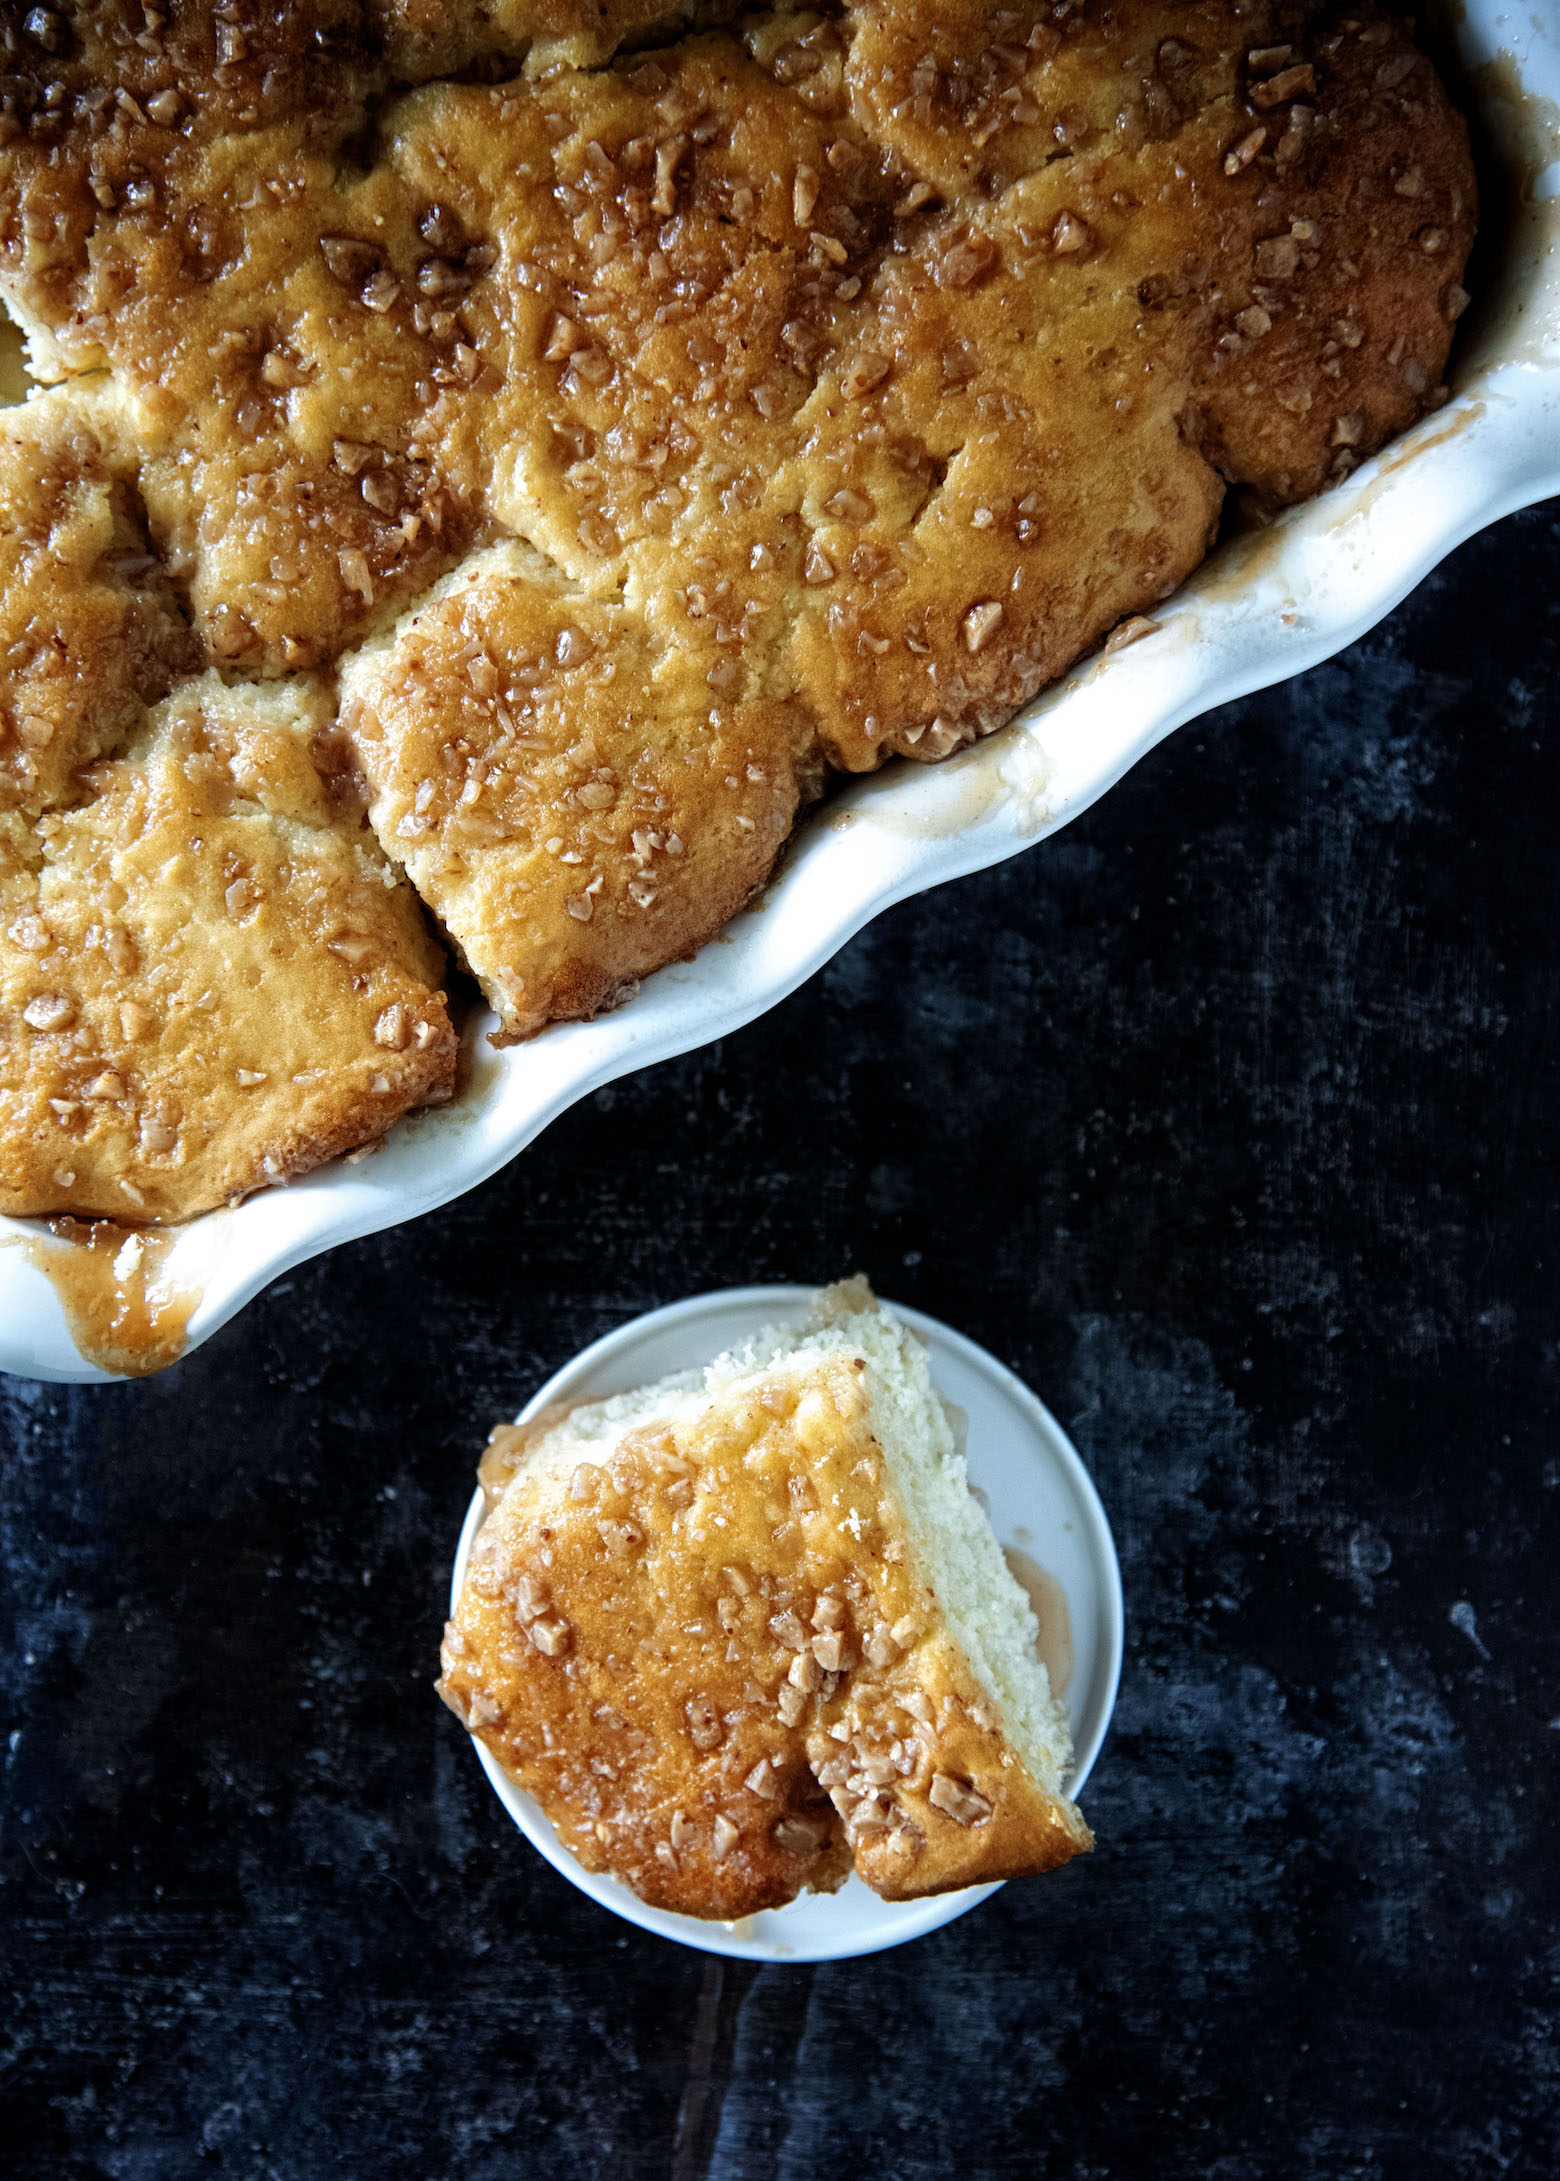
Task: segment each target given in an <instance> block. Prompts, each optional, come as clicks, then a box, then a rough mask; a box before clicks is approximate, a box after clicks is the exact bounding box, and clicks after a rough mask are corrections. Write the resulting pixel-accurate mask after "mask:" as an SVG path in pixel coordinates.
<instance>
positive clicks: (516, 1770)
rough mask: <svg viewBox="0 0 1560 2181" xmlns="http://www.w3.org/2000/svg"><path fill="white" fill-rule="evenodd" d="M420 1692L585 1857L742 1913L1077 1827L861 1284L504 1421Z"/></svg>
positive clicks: (981, 1860) (968, 1515) (950, 1873)
mask: <svg viewBox="0 0 1560 2181" xmlns="http://www.w3.org/2000/svg"><path fill="white" fill-rule="evenodd" d="M480 1475H481V1478H482V1483H483V1487H484V1490H485V1492H486V1494H487V1497H488V1502H489V1506H488V1512H487V1515H486V1518H485V1520H484V1522H483V1525H482V1528H481V1530H480V1532H479V1534H478V1537H477V1540H476V1543H475V1545H474V1547H473V1549H472V1553H471V1558H470V1562H469V1565H468V1567H467V1571H466V1580H465V1585H464V1588H463V1590H462V1593H461V1597H460V1601H459V1605H458V1607H457V1610H456V1614H455V1618H454V1619H453V1620H452V1621H451V1622H450V1623H449V1624H448V1626H447V1627H446V1629H445V1636H444V1647H443V1652H442V1664H443V1669H444V1671H443V1676H442V1678H441V1680H440V1681H439V1683H438V1688H439V1692H440V1694H441V1695H442V1696H443V1697H444V1700H445V1702H446V1703H447V1704H448V1705H449V1706H450V1708H451V1709H452V1710H453V1711H454V1712H455V1713H456V1714H457V1716H458V1717H459V1718H460V1719H461V1720H462V1721H463V1722H464V1723H465V1724H466V1725H467V1726H468V1727H469V1728H470V1730H471V1732H472V1733H473V1734H475V1735H477V1736H479V1737H480V1739H481V1740H482V1741H483V1742H485V1743H486V1745H487V1746H488V1748H489V1749H490V1750H492V1752H493V1754H494V1755H495V1756H496V1757H497V1759H498V1761H499V1763H500V1764H501V1765H502V1766H503V1767H504V1769H505V1771H506V1772H507V1773H508V1774H509V1776H510V1777H511V1778H512V1779H513V1780H514V1781H515V1782H516V1783H517V1784H518V1785H519V1786H521V1787H523V1788H525V1789H526V1790H527V1792H528V1793H530V1794H531V1795H533V1796H534V1797H535V1798H536V1800H537V1801H538V1802H539V1803H540V1804H541V1806H542V1808H543V1809H544V1810H545V1812H546V1813H547V1816H548V1818H549V1819H550V1820H551V1822H552V1824H553V1825H554V1827H555V1828H556V1830H557V1833H558V1836H559V1838H560V1839H561V1840H563V1841H564V1842H565V1843H566V1844H567V1845H568V1847H569V1848H570V1849H571V1850H572V1851H573V1852H574V1854H575V1855H577V1856H578V1857H579V1859H580V1861H581V1863H583V1864H584V1865H585V1867H586V1868H587V1869H588V1870H593V1871H611V1872H613V1873H615V1874H616V1875H617V1876H618V1877H619V1878H622V1879H623V1880H625V1881H626V1883H627V1884H628V1885H630V1886H632V1887H633V1889H634V1891H635V1892H636V1893H638V1894H639V1895H640V1896H641V1897H642V1898H643V1899H645V1900H647V1901H650V1902H652V1903H653V1904H655V1905H656V1906H657V1907H661V1908H668V1909H674V1910H677V1911H679V1912H680V1913H682V1914H684V1915H691V1916H705V1917H726V1918H731V1917H737V1916H743V1915H749V1914H751V1913H753V1912H754V1911H756V1910H759V1909H765V1908H776V1907H779V1906H781V1905H782V1904H783V1903H785V1902H786V1901H789V1900H791V1899H792V1898H793V1897H794V1896H795V1895H796V1894H798V1893H799V1892H801V1891H802V1890H803V1889H804V1888H807V1887H810V1888H812V1889H814V1890H816V1891H821V1892H830V1891H833V1890H834V1889H835V1888H837V1887H838V1886H839V1885H840V1884H841V1883H842V1882H843V1880H844V1879H845V1877H846V1876H847V1875H848V1874H849V1872H850V1870H851V1868H852V1866H854V1868H855V1869H856V1870H857V1871H858V1872H859V1873H860V1875H861V1876H862V1877H863V1878H864V1879H865V1880H866V1881H867V1883H868V1884H869V1885H870V1886H872V1887H873V1888H874V1889H875V1890H876V1891H877V1892H878V1893H880V1894H881V1895H883V1896H884V1898H885V1899H888V1900H909V1899H913V1898H915V1897H917V1896H919V1895H923V1894H933V1893H943V1892H947V1891H949V1890H951V1889H953V1888H955V1887H959V1886H968V1885H974V1884H977V1883H979V1882H981V1881H984V1880H988V1879H995V1878H1015V1877H1021V1876H1027V1875H1029V1874H1032V1873H1035V1872H1039V1871H1045V1870H1050V1869H1051V1868H1053V1867H1054V1866H1055V1865H1056V1864H1058V1863H1063V1862H1065V1861H1066V1860H1067V1859H1068V1857H1070V1856H1072V1855H1075V1854H1076V1853H1078V1851H1079V1850H1080V1849H1083V1848H1087V1847H1089V1846H1090V1845H1091V1844H1092V1840H1091V1835H1090V1832H1089V1829H1088V1826H1087V1825H1086V1824H1085V1823H1084V1821H1083V1818H1082V1817H1081V1816H1080V1814H1079V1812H1078V1811H1077V1810H1076V1809H1075V1808H1074V1806H1073V1804H1072V1803H1071V1802H1070V1801H1069V1800H1068V1799H1067V1795H1066V1792H1065V1790H1064V1788H1063V1784H1062V1783H1063V1777H1064V1774H1065V1773H1066V1770H1067V1768H1068V1765H1069V1763H1070V1760H1071V1753H1072V1752H1071V1743H1070V1740H1069V1736H1068V1730H1067V1718H1066V1714H1065V1711H1064V1710H1063V1708H1062V1706H1061V1705H1060V1704H1059V1703H1058V1702H1057V1701H1056V1699H1055V1698H1054V1697H1053V1695H1052V1693H1051V1688H1050V1684H1049V1681H1048V1679H1047V1676H1046V1670H1045V1667H1044V1665H1043V1664H1042V1663H1041V1662H1040V1659H1039V1657H1038V1655H1037V1653H1036V1650H1035V1637H1036V1623H1035V1618H1034V1615H1033V1613H1032V1612H1031V1610H1030V1607H1029V1603H1028V1600H1027V1599H1026V1598H1025V1596H1024V1593H1023V1592H1022V1590H1021V1589H1020V1588H1019V1586H1018V1584H1017V1583H1016V1582H1015V1581H1014V1580H1013V1578H1012V1576H1011V1575H1010V1574H1009V1572H1008V1569H1007V1567H1006V1565H1005V1563H1004V1561H1003V1557H1002V1552H1001V1549H1000V1547H999V1546H998V1544H997V1541H996V1538H995V1537H994V1535H993V1534H992V1530H991V1526H990V1524H989V1522H988V1521H987V1519H986V1516H985V1514H984V1512H983V1510H982V1508H981V1506H980V1504H979V1502H978V1501H977V1500H976V1498H975V1497H974V1495H973V1493H972V1492H971V1490H970V1488H969V1484H968V1480H967V1477H966V1474H965V1465H964V1460H963V1457H962V1455H961V1454H960V1453H959V1451H958V1448H957V1446H956V1444H955V1439H954V1433H953V1430H952V1428H951V1425H950V1422H949V1417H948V1412H947V1411H946V1409H945V1407H944V1405H943V1403H942V1401H941V1400H940V1398H939V1397H938V1395H937V1393H936V1391H935V1389H934V1387H933V1385H932V1382H931V1377H930V1373H929V1370H928V1366H927V1357H926V1352H925V1349H924V1347H923V1346H922V1344H921V1343H920V1341H919V1340H917V1339H916V1337H915V1336H914V1335H913V1334H912V1333H911V1332H910V1331H909V1330H908V1329H907V1328H906V1327H905V1326H904V1325H903V1324H902V1323H901V1322H900V1321H899V1319H898V1318H896V1317H895V1315H894V1314H893V1312H892V1311H891V1310H889V1309H887V1308H885V1307H884V1306H883V1305H881V1304H879V1303H878V1302H877V1301H876V1299H875V1298H874V1297H873V1295H872V1294H871V1292H870V1291H869V1289H868V1288H867V1286H866V1283H865V1282H864V1281H861V1280H852V1281H846V1282H843V1283H841V1284H840V1285H838V1286H836V1287H833V1288H830V1289H829V1290H828V1291H827V1292H826V1293H825V1294H824V1295H823V1296H822V1297H821V1298H820V1303H819V1307H818V1310H817V1312H816V1314H815V1316H814V1318H813V1320H812V1322H811V1323H810V1324H809V1325H808V1326H807V1327H805V1328H804V1329H803V1330H802V1331H800V1332H791V1331H782V1330H778V1329H774V1328H771V1329H770V1330H768V1331H766V1332H764V1333H761V1334H760V1335H758V1336H757V1337H756V1338H755V1339H754V1340H753V1341H752V1342H750V1343H749V1344H747V1345H746V1346H744V1347H741V1348H738V1349H734V1350H733V1351H732V1352H731V1353H730V1354H728V1355H725V1356H722V1357H721V1358H720V1359H719V1360H718V1361H717V1362H715V1363H712V1364H711V1365H710V1366H709V1367H708V1369H706V1370H704V1371H694V1372H685V1373H683V1374H681V1375H679V1376H677V1377H674V1378H668V1379H664V1380H662V1381H661V1382H660V1383H659V1384H657V1385H653V1386H649V1387H646V1388H644V1389H643V1390H642V1391H640V1392H637V1393H632V1394H625V1395H621V1396H619V1397H618V1398H616V1399H614V1400H610V1401H603V1402H596V1403H592V1404H590V1405H588V1406H584V1407H578V1408H574V1409H572V1410H570V1411H568V1412H566V1413H564V1414H562V1415H560V1414H559V1413H558V1412H557V1411H553V1412H551V1413H549V1414H544V1415H542V1416H539V1417H538V1418H537V1419H536V1420H535V1421H534V1422H533V1423H531V1424H529V1425H520V1426H512V1425H500V1426H499V1428H498V1429H497V1430H496V1431H495V1432H494V1433H493V1435H492V1438H491V1440H490V1442H489V1446H488V1450H487V1453H486V1455H485V1457H484V1459H483V1462H482V1467H481V1471H480Z"/></svg>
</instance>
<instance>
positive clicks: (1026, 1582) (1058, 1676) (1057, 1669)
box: [1002, 1545, 1073, 1703]
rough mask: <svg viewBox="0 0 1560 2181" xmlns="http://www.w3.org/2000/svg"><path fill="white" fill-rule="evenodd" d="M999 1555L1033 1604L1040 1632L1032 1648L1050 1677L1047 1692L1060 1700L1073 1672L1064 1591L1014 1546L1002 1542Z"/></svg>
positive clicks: (1071, 1644)
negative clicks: (1049, 1688) (1048, 1690)
mask: <svg viewBox="0 0 1560 2181" xmlns="http://www.w3.org/2000/svg"><path fill="white" fill-rule="evenodd" d="M1002 1557H1003V1559H1004V1560H1005V1561H1006V1562H1007V1564H1008V1573H1009V1574H1010V1575H1011V1576H1012V1578H1013V1580H1014V1582H1015V1583H1017V1584H1018V1586H1019V1588H1020V1589H1021V1590H1022V1591H1023V1593H1024V1595H1025V1597H1027V1598H1028V1600H1029V1603H1030V1604H1031V1605H1032V1606H1033V1607H1034V1610H1035V1619H1036V1620H1037V1621H1038V1622H1039V1623H1040V1633H1039V1635H1038V1636H1037V1637H1036V1638H1035V1649H1036V1650H1037V1651H1038V1652H1039V1654H1040V1663H1041V1665H1042V1666H1044V1668H1045V1670H1046V1672H1047V1674H1049V1676H1050V1678H1051V1694H1052V1695H1053V1696H1054V1697H1055V1698H1056V1700H1057V1702H1058V1703H1060V1702H1061V1700H1062V1698H1063V1697H1064V1696H1066V1694H1067V1689H1068V1684H1069V1683H1070V1682H1071V1680H1072V1673H1073V1642H1072V1622H1071V1620H1070V1619H1069V1617H1068V1612H1067V1593H1066V1591H1065V1590H1063V1588H1062V1586H1061V1584H1060V1583H1059V1582H1058V1581H1057V1580H1056V1577H1055V1576H1054V1575H1050V1574H1048V1573H1047V1572H1046V1570H1045V1569H1044V1568H1043V1567H1041V1566H1040V1564H1039V1562H1038V1561H1036V1560H1031V1559H1030V1557H1029V1555H1028V1553H1027V1552H1020V1551H1019V1549H1018V1547H1017V1546H1016V1545H1004V1546H1003V1548H1002Z"/></svg>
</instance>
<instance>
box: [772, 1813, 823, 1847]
mask: <svg viewBox="0 0 1560 2181" xmlns="http://www.w3.org/2000/svg"><path fill="white" fill-rule="evenodd" d="M827 1832H828V1828H827V1826H826V1825H825V1824H824V1823H823V1821H822V1819H821V1818H810V1817H799V1816H797V1815H796V1814H795V1813H794V1812H793V1813H792V1814H791V1815H789V1816H787V1817H783V1818H777V1819H776V1821H775V1834H774V1837H775V1845H776V1847H779V1848H783V1849H784V1850H785V1852H786V1854H787V1855H816V1854H817V1853H818V1850H819V1849H820V1848H821V1847H822V1846H823V1843H824V1840H825V1838H826V1836H827Z"/></svg>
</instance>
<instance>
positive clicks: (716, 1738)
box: [683, 1696, 726, 1749]
mask: <svg viewBox="0 0 1560 2181" xmlns="http://www.w3.org/2000/svg"><path fill="white" fill-rule="evenodd" d="M683 1717H684V1718H685V1719H686V1720H687V1722H688V1739H689V1740H690V1741H691V1742H692V1744H693V1746H694V1748H695V1749H716V1748H718V1747H719V1745H720V1743H721V1742H722V1741H723V1740H724V1739H725V1732H726V1730H725V1728H724V1727H723V1726H722V1725H721V1720H720V1714H719V1712H718V1711H716V1709H715V1707H714V1705H713V1704H712V1703H711V1702H710V1700H709V1698H708V1697H707V1696H690V1697H689V1699H688V1701H687V1703H686V1704H685V1705H684V1706H683Z"/></svg>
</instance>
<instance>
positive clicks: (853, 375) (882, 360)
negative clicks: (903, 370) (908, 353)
mask: <svg viewBox="0 0 1560 2181" xmlns="http://www.w3.org/2000/svg"><path fill="white" fill-rule="evenodd" d="M893 368H894V366H893V363H892V362H891V360H890V359H889V358H888V357H887V356H879V355H876V354H874V352H873V351H872V350H870V349H867V350H864V351H863V353H862V354H861V355H859V356H857V357H856V358H855V360H854V361H853V362H852V363H851V364H850V365H849V367H848V368H847V370H846V372H845V375H844V377H843V378H842V379H841V381H840V390H841V392H842V393H843V394H844V395H845V396H846V398H847V400H850V401H859V400H860V399H861V397H862V395H863V394H870V393H871V392H872V390H873V388H874V387H877V386H881V385H882V383H883V381H884V380H885V379H886V378H887V377H888V374H889V373H890V371H892V370H893Z"/></svg>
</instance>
